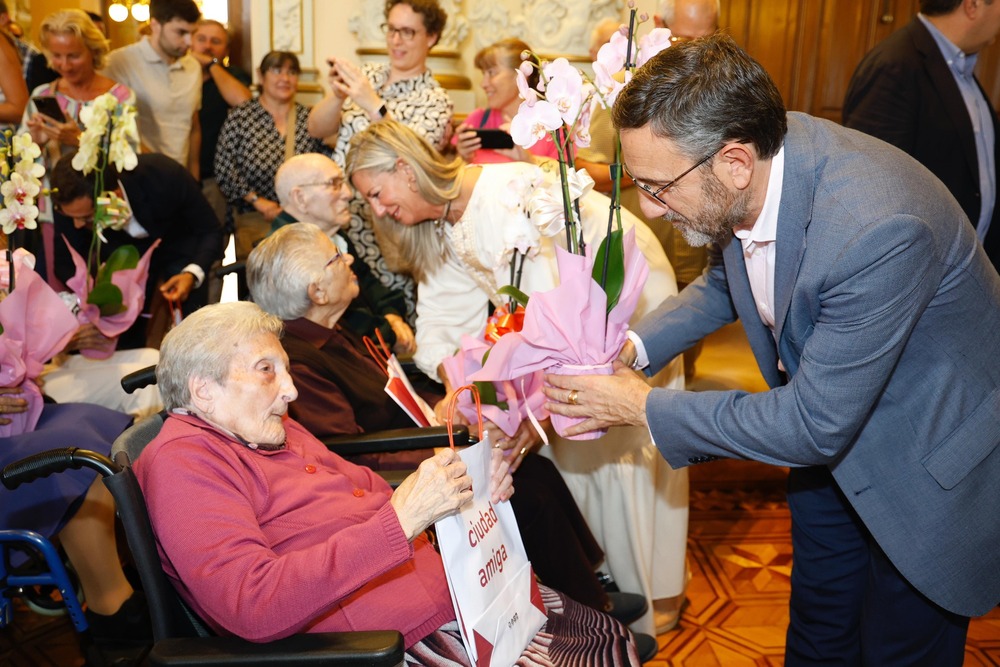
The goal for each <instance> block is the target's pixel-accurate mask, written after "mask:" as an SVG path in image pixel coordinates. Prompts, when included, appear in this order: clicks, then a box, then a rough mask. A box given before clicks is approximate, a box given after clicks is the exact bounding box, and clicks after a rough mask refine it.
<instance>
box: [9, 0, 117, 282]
mask: <svg viewBox="0 0 1000 667" xmlns="http://www.w3.org/2000/svg"><path fill="white" fill-rule="evenodd" d="M39 37H40V41H41V45H42V52H43V53H44V54H45V58H46V60H48V63H49V67H51V68H52V69H54V70H55V71H56V73H58V74H59V78H58V79H56V80H55V81H52V82H50V83H45V84H42V85H41V86H38V87H37V88H35V89H34V90H33V91H31V99H30V100H29V101H28V105H27V107H26V108H25V110H24V117H23V119H22V120H21V130H22V131H24V130H27V131H29V132H30V133H31V138H32V139H34V141H35V143H37V144H38V145H39V146H41V147H42V156H41V158H40V159H41V160H42V161H43V163H44V164H45V171H46V173H47V172H49V171H51V169H52V167H53V166H55V163H56V162H58V161H59V158H60V157H61V156H62V155H63V153H67V152H69V151H71V150H73V149H74V148H76V147H78V146H79V145H80V133H81V132H82V126H81V124H80V109H81V108H83V107H84V106H86V105H87V104H88V103H89V102H91V101H93V100H94V99H95V98H96V97H98V96H100V95H103V94H104V93H107V92H110V93H111V94H112V95H114V96H115V97H116V98H118V99H119V100H121V101H122V102H128V103H134V102H135V94H134V93H133V92H132V89H131V88H129V87H128V86H123V85H122V84H120V83H116V82H114V81H112V80H111V79H109V78H108V77H106V76H102V75H101V74H98V73H97V70H99V69H100V68H101V67H103V66H104V61H105V58H106V57H107V55H108V51H109V50H110V44H109V43H108V40H107V39H106V38H105V37H104V33H102V32H101V31H100V30H99V29H98V28H97V26H96V25H94V22H93V21H91V20H90V17H89V16H87V14H86V13H85V12H83V11H82V10H79V9H64V10H61V11H57V12H53V13H52V14H49V15H48V16H46V17H45V20H44V21H42V25H41V27H40V28H39ZM44 187H46V188H47V187H49V183H48V176H46V177H45V182H44ZM38 209H39V213H38V219H39V220H40V221H41V222H48V223H51V222H52V215H53V213H52V204H51V201H50V200H49V197H48V196H44V197H39V200H38ZM46 229H48V230H51V227H49V226H43V236H44V237H46V246H47V247H46V252H45V253H44V258H45V259H46V260H48V261H45V262H44V265H45V266H51V258H52V253H51V245H50V242H51V236H52V234H51V231H49V232H48V233H47V234H46V232H45V230H46ZM35 250H36V252H35V254H36V256H38V257H39V259H42V257H43V255H42V253H40V252H37V250H38V249H37V248H36V249H35Z"/></svg>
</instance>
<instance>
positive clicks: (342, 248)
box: [326, 234, 347, 266]
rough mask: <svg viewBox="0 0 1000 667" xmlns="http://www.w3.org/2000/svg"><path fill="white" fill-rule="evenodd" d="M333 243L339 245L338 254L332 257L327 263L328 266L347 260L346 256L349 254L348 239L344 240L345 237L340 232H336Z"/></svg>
mask: <svg viewBox="0 0 1000 667" xmlns="http://www.w3.org/2000/svg"><path fill="white" fill-rule="evenodd" d="M333 245H335V246H336V247H337V254H336V255H334V256H333V257H331V258H330V261H328V262H327V263H326V266H330V265H331V264H336V263H337V262H343V261H346V260H345V259H344V256H345V255H346V254H347V241H345V240H344V237H343V236H341V235H340V234H334V235H333Z"/></svg>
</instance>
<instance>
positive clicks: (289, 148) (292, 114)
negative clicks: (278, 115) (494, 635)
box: [285, 102, 298, 162]
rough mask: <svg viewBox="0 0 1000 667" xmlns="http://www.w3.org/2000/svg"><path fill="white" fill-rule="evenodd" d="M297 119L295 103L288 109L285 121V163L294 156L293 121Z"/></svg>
mask: <svg viewBox="0 0 1000 667" xmlns="http://www.w3.org/2000/svg"><path fill="white" fill-rule="evenodd" d="M297 117H298V110H297V109H296V108H295V102H292V106H290V107H288V116H287V117H286V119H285V161H286V162H287V161H288V160H289V159H291V158H292V157H293V156H294V155H295V120H296V118H297Z"/></svg>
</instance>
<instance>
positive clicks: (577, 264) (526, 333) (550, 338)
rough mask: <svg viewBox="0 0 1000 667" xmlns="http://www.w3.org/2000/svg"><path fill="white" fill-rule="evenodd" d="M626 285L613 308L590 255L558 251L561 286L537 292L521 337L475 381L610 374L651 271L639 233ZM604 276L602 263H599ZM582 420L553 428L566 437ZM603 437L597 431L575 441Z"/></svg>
mask: <svg viewBox="0 0 1000 667" xmlns="http://www.w3.org/2000/svg"><path fill="white" fill-rule="evenodd" d="M621 238H622V252H623V255H624V272H623V282H622V283H621V288H620V291H618V294H619V296H618V298H617V302H616V303H613V304H612V305H611V308H610V309H608V296H607V294H606V293H605V288H602V287H601V285H600V284H599V283H598V282H597V281H596V280H594V278H593V274H594V272H595V270H594V267H595V261H594V258H593V257H592V255H591V253H590V252H588V253H587V255H585V256H583V255H574V254H572V253H569V252H566V251H565V250H563V249H562V248H558V249H557V250H556V254H557V256H558V263H559V285H558V286H557V287H555V288H554V289H551V290H548V291H546V292H535V293H534V294H533V295H532V296H531V299H530V300H529V301H528V305H527V307H526V308H525V314H524V326H523V327H522V329H521V331H520V332H512V333H508V334H506V335H505V336H503V337H501V338H500V340H498V341H497V343H496V345H494V346H493V350H492V351H491V352H490V355H489V358H488V359H487V360H486V363H485V364H483V368H482V370H481V371H479V372H477V373H474V374H472V376H471V379H472V380H475V381H487V380H488V381H493V382H498V381H508V380H514V381H516V380H517V378H520V377H523V376H526V375H531V374H533V373H537V372H540V371H544V372H550V373H566V374H581V373H591V374H595V373H607V374H610V373H611V363H612V362H613V361H614V360H615V358H616V357H617V356H618V352H619V350H621V347H622V345H623V344H624V343H625V338H626V332H627V331H628V321H629V318H630V317H632V313H633V312H634V311H635V307H636V304H637V303H638V302H639V297H640V296H641V292H642V286H643V283H645V281H646V276H647V275H648V273H649V267H648V265H647V264H646V259H645V257H643V254H642V252H640V251H639V248H638V246H637V245H636V242H635V232H634V231H632V230H629V231H628V232H627V233H625V234H624V235H623V236H622V237H621ZM597 270H598V272H600V270H601V266H600V262H597ZM579 421H581V420H580V419H579V418H569V417H562V416H560V415H552V426H553V427H554V428H555V430H556V432H557V433H559V434H560V435H563V434H564V432H565V430H566V429H567V428H568V427H569V426H572V425H573V424H575V423H577V422H579ZM601 435H604V433H603V432H601V431H593V432H590V433H586V434H584V435H582V436H575V439H578V440H583V439H593V438H597V437H600V436H601Z"/></svg>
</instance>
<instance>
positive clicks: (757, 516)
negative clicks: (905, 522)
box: [647, 461, 1000, 667]
mask: <svg viewBox="0 0 1000 667" xmlns="http://www.w3.org/2000/svg"><path fill="white" fill-rule="evenodd" d="M691 472H692V478H691V516H690V527H689V531H688V560H689V563H690V566H691V570H692V579H691V583H690V585H689V587H688V602H687V606H686V607H685V608H684V610H683V612H682V614H681V620H680V623H679V624H678V627H677V628H675V629H674V630H671V631H670V632H667V633H665V634H662V635H660V636H659V637H658V638H657V640H658V643H659V646H660V652H659V654H658V655H657V657H656V659H655V660H653V661H651V662H649V663H647V667H668V666H669V667H751V666H753V667H757V666H778V665H782V664H783V662H784V661H783V658H782V656H783V654H784V648H785V628H786V626H787V625H788V594H789V576H790V573H791V556H792V547H791V538H790V536H789V526H790V521H789V514H788V506H787V504H786V503H785V493H784V477H785V471H784V470H781V469H777V468H772V467H768V466H765V465H762V464H757V463H746V462H736V461H728V462H718V463H711V464H707V465H703V466H696V467H695V468H693V469H692V471H691ZM987 665H992V666H995V667H1000V609H994V610H993V612H992V613H990V614H988V615H987V616H985V617H983V618H978V619H973V621H972V622H971V624H970V627H969V638H968V642H967V644H966V651H965V666H966V667H985V666H987Z"/></svg>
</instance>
